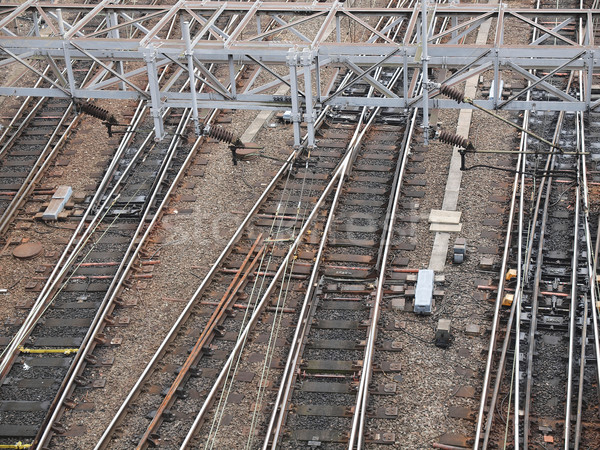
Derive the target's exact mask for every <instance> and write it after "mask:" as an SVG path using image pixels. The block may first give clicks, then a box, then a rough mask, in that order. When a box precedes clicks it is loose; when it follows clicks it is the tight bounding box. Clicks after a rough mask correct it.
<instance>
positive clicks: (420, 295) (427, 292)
mask: <svg viewBox="0 0 600 450" xmlns="http://www.w3.org/2000/svg"><path fill="white" fill-rule="evenodd" d="M433 279H434V272H433V270H429V269H421V270H419V274H418V276H417V287H416V288H415V309H414V312H415V313H416V314H431V311H432V310H433V307H434V301H433Z"/></svg>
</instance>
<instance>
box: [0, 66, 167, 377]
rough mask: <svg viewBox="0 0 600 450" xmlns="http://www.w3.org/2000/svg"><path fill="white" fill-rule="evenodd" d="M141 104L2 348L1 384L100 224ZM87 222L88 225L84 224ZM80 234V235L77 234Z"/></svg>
mask: <svg viewBox="0 0 600 450" xmlns="http://www.w3.org/2000/svg"><path fill="white" fill-rule="evenodd" d="M164 73H165V72H163V74H164ZM142 104H143V102H140V103H139V104H138V108H137V109H136V114H137V116H136V115H134V117H133V118H132V120H131V123H130V125H129V126H128V128H127V131H128V132H129V133H126V135H125V139H123V140H122V141H121V143H120V145H119V147H118V149H117V151H116V152H115V155H114V156H113V158H112V160H111V163H110V164H109V167H108V168H107V171H106V173H105V175H104V177H103V179H102V181H101V182H100V186H99V187H98V189H97V190H96V193H95V195H94V196H93V198H92V200H91V201H90V205H89V206H88V208H87V210H86V211H85V213H84V215H83V217H82V219H81V220H80V222H79V224H78V226H77V228H76V229H75V231H74V232H73V234H72V236H71V239H70V240H69V242H68V243H67V245H66V247H65V249H64V250H63V253H62V254H61V256H60V258H59V260H58V262H57V263H56V265H55V266H54V269H53V270H52V273H51V274H50V276H49V277H48V281H47V282H46V283H45V284H44V287H43V288H42V291H41V292H40V294H39V295H38V297H37V300H36V302H35V304H34V305H33V306H32V308H31V311H30V313H29V315H28V317H27V318H26V320H25V322H24V323H23V325H22V326H21V329H20V330H19V332H18V333H17V334H16V335H15V336H14V337H13V338H12V340H11V342H10V343H9V345H8V346H7V347H5V348H4V350H3V351H2V353H1V354H0V356H1V357H3V359H2V361H0V380H2V379H3V378H4V377H5V376H6V374H7V371H8V370H10V365H11V364H12V363H11V361H12V360H13V359H14V358H15V357H16V352H17V351H18V348H19V346H20V345H21V343H22V342H23V341H24V339H26V337H27V335H28V334H29V332H30V331H31V330H32V329H33V326H34V325H35V324H36V323H37V321H38V320H39V317H41V314H43V312H44V311H45V309H47V308H48V307H49V305H50V303H51V302H52V299H53V298H51V297H50V296H51V294H52V293H53V291H55V290H56V288H57V287H58V284H59V283H60V282H61V280H62V279H63V278H64V277H65V275H66V273H67V271H68V270H69V267H70V266H71V264H72V263H73V262H74V261H75V258H76V257H77V254H78V252H79V251H80V250H81V248H83V246H84V245H85V244H86V242H87V241H88V240H89V238H90V236H91V235H92V234H93V233H94V230H95V228H96V227H97V226H98V225H99V223H100V221H101V220H102V217H100V215H98V214H94V210H95V209H96V207H97V206H98V205H99V204H100V202H101V200H102V196H103V195H104V194H105V193H106V189H107V188H108V187H109V184H110V182H111V181H114V180H113V178H114V176H113V175H114V172H115V170H116V168H117V165H118V163H119V161H120V160H121V158H122V157H123V155H124V152H125V150H126V149H127V146H128V144H129V143H130V142H131V140H132V139H133V133H131V131H132V129H133V128H132V126H133V127H134V128H135V127H137V126H138V125H139V123H140V122H141V120H142V118H143V116H144V114H145V112H147V111H148V108H147V107H146V106H144V107H143V108H142ZM165 113H166V111H165ZM150 136H151V134H149V135H148V137H147V138H146V140H145V141H144V143H143V144H142V145H140V147H139V149H138V150H137V152H136V153H135V155H134V156H133V157H132V159H131V161H130V162H129V164H128V165H127V167H126V168H125V170H124V171H123V172H122V173H121V174H120V176H119V177H118V179H117V180H116V181H114V183H115V184H114V186H113V188H112V189H111V190H110V192H109V193H108V194H107V195H106V198H105V200H104V201H103V202H102V203H101V206H99V207H98V209H99V210H100V211H104V210H107V209H109V207H108V205H109V204H110V203H111V201H114V200H113V198H115V195H116V191H117V189H118V188H119V185H120V184H121V183H123V182H124V180H125V179H126V177H127V176H128V175H129V172H130V171H131V169H132V168H133V167H134V165H135V162H136V160H137V159H138V158H139V156H140V155H141V154H142V152H143V150H144V148H145V146H146V145H147V144H148V143H149V142H150ZM88 222H90V223H89V224H88ZM86 225H87V226H86ZM84 227H85V229H84ZM82 230H83V234H81V233H82ZM78 238H79V239H78ZM42 309H43V310H44V311H42V312H41V313H40V312H39V311H41V310H42ZM7 353H11V355H12V356H9V357H4V356H5V355H6V354H7Z"/></svg>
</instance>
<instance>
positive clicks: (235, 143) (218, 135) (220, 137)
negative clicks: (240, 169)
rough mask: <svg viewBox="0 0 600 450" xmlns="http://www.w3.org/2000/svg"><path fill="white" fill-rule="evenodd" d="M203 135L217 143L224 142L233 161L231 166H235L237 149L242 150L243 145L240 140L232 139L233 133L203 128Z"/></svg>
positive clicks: (219, 128) (221, 129)
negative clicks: (227, 145)
mask: <svg viewBox="0 0 600 450" xmlns="http://www.w3.org/2000/svg"><path fill="white" fill-rule="evenodd" d="M203 133H204V135H205V136H208V137H210V138H213V139H216V140H217V141H221V142H225V143H226V144H229V149H230V150H231V158H232V161H233V165H234V166H237V162H238V155H237V149H238V148H243V147H244V144H243V142H242V141H241V140H240V138H234V137H233V133H232V132H231V131H228V130H226V129H224V128H221V127H205V128H204V132H203Z"/></svg>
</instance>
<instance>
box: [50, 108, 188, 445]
mask: <svg viewBox="0 0 600 450" xmlns="http://www.w3.org/2000/svg"><path fill="white" fill-rule="evenodd" d="M189 121H190V111H189V110H188V111H186V112H185V113H184V115H183V116H182V120H181V121H180V122H179V124H178V128H177V131H178V132H177V133H175V134H174V136H173V138H172V140H171V143H170V145H169V149H168V151H167V154H166V157H165V159H164V160H163V164H162V167H161V169H160V171H159V174H160V175H159V177H158V179H159V182H158V183H156V184H155V185H154V187H153V189H152V194H151V195H150V197H151V198H150V200H149V201H148V202H147V204H146V209H145V211H144V212H143V214H142V216H141V218H140V220H139V224H138V227H137V229H136V231H135V233H134V236H133V237H132V238H131V241H130V244H129V246H128V247H127V249H126V251H125V255H124V257H123V258H122V260H121V263H120V265H119V267H118V269H117V272H116V273H115V275H114V277H113V281H112V282H111V284H110V286H109V288H108V290H107V292H106V295H105V296H104V298H103V300H102V304H101V305H100V307H99V309H98V311H99V314H96V316H95V317H94V320H93V322H92V324H91V325H90V328H89V330H88V332H87V334H86V336H85V338H84V339H83V341H82V344H81V346H80V348H82V350H83V351H79V352H77V354H76V355H75V359H74V361H73V362H72V364H71V369H70V370H71V373H72V375H71V376H70V377H69V376H68V377H66V378H65V380H66V381H65V382H64V383H63V386H62V387H61V391H62V395H61V396H60V399H58V400H57V401H56V402H55V405H62V404H63V402H64V401H65V400H66V399H67V397H68V396H69V395H70V393H71V390H72V389H73V388H74V385H75V378H76V376H77V375H78V374H79V373H81V372H82V371H83V368H84V366H85V364H86V361H85V357H86V356H87V355H89V354H91V351H92V350H93V348H94V347H95V342H94V339H93V338H94V336H96V335H97V334H98V333H99V332H100V331H101V330H102V329H103V327H104V324H105V320H106V317H107V316H108V314H110V312H112V309H113V307H114V301H115V298H116V296H117V294H118V290H119V289H120V288H121V286H123V283H124V282H125V280H126V278H127V277H128V275H129V273H130V271H131V267H132V266H133V263H134V262H135V261H136V258H137V256H138V255H139V253H140V251H141V250H142V248H143V247H144V245H145V244H146V242H147V239H148V236H149V235H150V232H151V231H152V230H153V229H154V226H155V224H156V222H157V221H158V219H159V217H160V216H161V214H160V212H161V211H163V210H164V208H165V206H166V204H167V203H168V202H169V201H170V199H171V194H172V192H173V190H174V189H175V187H176V186H177V184H178V182H179V181H180V180H181V178H182V176H183V175H184V173H185V171H186V169H187V168H188V167H189V164H190V162H191V160H192V158H193V157H195V155H196V152H195V151H190V152H189V153H188V156H187V158H186V160H185V162H184V164H183V165H182V166H181V168H180V169H179V171H178V173H177V175H176V176H175V178H174V180H173V182H172V183H171V185H170V187H169V189H168V191H167V193H166V195H165V197H164V198H163V200H162V202H161V203H160V205H159V206H158V208H157V209H156V212H155V213H154V214H153V216H152V220H151V221H150V223H146V222H147V219H148V217H149V216H150V214H151V213H152V212H154V209H155V208H154V206H153V204H154V201H155V200H156V196H157V195H158V191H159V190H160V187H161V186H162V183H163V181H165V180H166V178H167V176H168V169H169V167H170V165H171V162H172V160H173V158H174V157H175V154H176V151H177V148H178V146H179V143H180V141H181V131H182V130H183V129H185V127H186V126H187V125H188V123H189ZM195 150H197V146H195ZM138 238H139V239H138ZM61 409H62V408H54V413H53V414H52V416H51V417H50V419H49V421H48V426H47V427H46V428H45V429H44V431H43V433H42V435H41V437H40V440H39V443H40V445H41V446H44V445H45V444H46V441H49V439H50V438H51V434H52V433H53V431H52V424H53V423H54V422H55V421H56V420H58V416H59V415H60V414H61Z"/></svg>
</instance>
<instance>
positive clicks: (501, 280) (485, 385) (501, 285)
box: [473, 0, 547, 450]
mask: <svg viewBox="0 0 600 450" xmlns="http://www.w3.org/2000/svg"><path fill="white" fill-rule="evenodd" d="M537 8H538V9H539V0H538V3H537ZM536 20H537V19H536ZM536 36H537V29H536V30H534V32H533V38H532V40H535V38H536ZM529 96H530V91H528V92H527V98H529ZM529 114H530V111H528V110H526V111H525V112H524V116H523V125H522V128H524V129H527V128H528V122H529ZM520 149H521V152H520V153H519V156H518V160H517V164H516V166H517V167H519V166H521V165H522V172H523V174H522V177H521V195H520V197H521V200H520V207H519V222H518V223H519V238H518V239H519V253H518V257H520V256H521V248H522V246H521V242H522V237H521V236H522V232H523V227H522V221H523V196H524V190H523V189H524V173H525V163H526V159H525V157H524V152H526V151H527V137H526V135H525V134H523V133H522V134H521V143H520ZM546 172H547V171H545V172H544V173H546ZM518 180H519V174H518V173H516V174H515V178H514V181H513V192H512V198H511V207H510V212H509V220H508V224H507V231H506V236H505V240H504V251H503V257H502V264H501V268H500V277H499V283H498V290H497V294H496V301H495V305H494V317H493V319H492V330H491V333H490V343H489V347H488V356H487V361H486V369H485V374H484V378H483V383H482V393H481V400H480V404H479V413H478V415H477V425H476V430H475V442H474V446H473V448H474V450H478V449H479V446H480V441H481V434H482V432H483V445H482V448H483V449H487V446H488V443H489V439H490V434H491V431H492V423H493V419H494V410H495V405H496V402H497V400H498V394H499V392H500V385H501V382H502V376H503V373H504V369H505V363H506V356H507V352H508V347H509V344H510V333H511V331H512V325H513V321H514V318H515V312H516V309H517V307H518V308H519V314H518V317H517V321H520V308H521V289H522V288H521V283H522V276H521V277H518V281H517V283H518V287H519V289H517V290H515V297H516V298H515V299H514V300H516V301H513V304H512V305H511V311H510V315H509V319H508V322H507V326H506V332H505V336H504V342H503V346H502V351H501V354H500V361H499V364H498V368H497V374H496V379H495V382H494V389H493V391H492V398H491V404H490V406H489V410H488V415H487V419H486V426H485V430H483V428H482V427H483V420H484V416H485V408H486V404H487V399H488V395H489V394H488V390H489V385H490V381H491V375H492V367H493V358H494V353H495V349H496V344H497V334H498V326H499V324H500V311H501V307H502V298H503V295H504V284H505V279H504V274H505V273H506V270H507V266H508V258H509V253H510V252H509V250H510V245H511V240H512V229H513V220H514V214H515V204H516V195H517V192H518V188H517V186H518V185H517V182H518ZM537 214H538V211H537V209H536V211H535V213H534V216H535V217H537ZM536 220H537V219H536ZM535 222H536V221H534V222H533V223H535ZM531 244H532V242H530V245H529V246H528V250H527V252H526V254H527V255H530V254H531ZM529 262H530V257H528V256H526V258H525V264H526V267H525V268H523V269H521V265H520V264H519V267H518V271H519V272H518V273H521V274H527V272H528V266H529ZM523 276H524V275H523ZM517 339H518V337H517ZM517 359H518V358H517ZM517 365H518V362H517ZM516 376H518V371H517V375H516ZM518 389H519V388H518V387H517V392H518ZM518 403H519V397H518V396H515V410H516V411H518V409H517V408H518ZM514 441H515V446H516V448H518V447H519V445H518V444H519V432H518V424H516V426H515V435H514Z"/></svg>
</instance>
